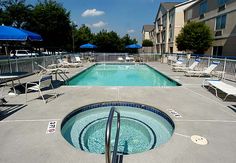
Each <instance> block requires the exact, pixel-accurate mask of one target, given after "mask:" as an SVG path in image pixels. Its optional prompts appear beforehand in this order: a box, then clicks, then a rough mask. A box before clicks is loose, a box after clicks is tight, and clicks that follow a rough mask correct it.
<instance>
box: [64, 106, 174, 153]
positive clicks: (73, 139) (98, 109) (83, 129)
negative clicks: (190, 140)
mask: <svg viewBox="0 0 236 163" xmlns="http://www.w3.org/2000/svg"><path fill="white" fill-rule="evenodd" d="M126 104H127V105H126ZM112 105H115V107H116V108H117V109H118V110H119V112H120V115H121V128H120V134H119V143H118V152H119V153H122V154H132V153H140V152H143V151H148V150H150V149H153V148H157V147H159V146H160V145H161V144H164V143H166V142H167V141H168V140H169V139H170V138H171V136H172V134H173V130H174V126H173V123H172V121H171V120H170V119H169V118H168V117H167V116H166V115H165V113H162V112H161V111H159V110H155V111H154V110H152V111H150V110H147V107H146V106H144V105H135V106H132V105H130V103H125V104H124V103H120V102H118V103H113V104H112ZM112 105H108V106H107V105H106V106H103V105H100V106H99V105H95V106H94V107H88V108H89V109H85V108H84V109H82V111H81V109H79V110H78V111H76V112H73V114H72V116H67V118H66V120H65V121H64V122H63V124H62V131H61V132H62V135H63V137H64V138H65V139H66V140H67V141H68V142H69V143H70V144H71V145H72V146H74V147H75V148H77V149H80V150H83V151H86V152H91V153H99V154H103V153H104V152H105V127H106V123H107V118H108V115H109V111H110V109H111V107H112ZM122 105H123V106H122ZM144 108H145V109H144ZM115 115H116V114H115ZM164 115H165V116H164ZM116 120H117V119H116V116H115V117H114V119H113V124H112V130H111V133H112V134H111V144H112V149H113V146H114V140H115V135H116Z"/></svg>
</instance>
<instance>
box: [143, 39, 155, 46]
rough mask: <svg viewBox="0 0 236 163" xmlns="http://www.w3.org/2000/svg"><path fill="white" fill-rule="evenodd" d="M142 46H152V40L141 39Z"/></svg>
mask: <svg viewBox="0 0 236 163" xmlns="http://www.w3.org/2000/svg"><path fill="white" fill-rule="evenodd" d="M142 46H144V47H150V46H153V42H152V41H151V40H143V43H142Z"/></svg>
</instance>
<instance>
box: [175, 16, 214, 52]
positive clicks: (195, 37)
mask: <svg viewBox="0 0 236 163" xmlns="http://www.w3.org/2000/svg"><path fill="white" fill-rule="evenodd" d="M212 42H213V35H212V32H211V29H210V27H208V26H207V25H205V24H204V23H202V22H194V21H193V22H190V23H188V24H186V25H185V26H184V28H182V29H181V31H180V34H179V35H178V36H177V38H176V44H177V48H178V50H180V51H183V50H184V51H186V50H188V51H192V52H194V53H195V54H203V53H204V52H205V51H206V50H207V49H208V48H209V47H210V46H211V45H212Z"/></svg>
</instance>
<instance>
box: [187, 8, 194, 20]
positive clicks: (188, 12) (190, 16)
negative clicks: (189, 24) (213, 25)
mask: <svg viewBox="0 0 236 163" xmlns="http://www.w3.org/2000/svg"><path fill="white" fill-rule="evenodd" d="M192 17H193V10H192V9H190V10H188V11H187V20H189V19H192Z"/></svg>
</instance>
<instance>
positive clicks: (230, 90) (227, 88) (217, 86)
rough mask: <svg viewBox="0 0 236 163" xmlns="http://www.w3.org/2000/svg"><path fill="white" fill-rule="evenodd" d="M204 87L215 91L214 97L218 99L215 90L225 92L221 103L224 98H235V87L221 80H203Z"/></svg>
mask: <svg viewBox="0 0 236 163" xmlns="http://www.w3.org/2000/svg"><path fill="white" fill-rule="evenodd" d="M206 85H208V86H209V88H212V89H214V90H215V93H216V97H219V96H218V91H217V90H221V91H223V92H225V93H226V95H225V97H224V98H223V101H225V100H226V98H227V97H228V96H230V95H233V96H236V87H234V86H232V85H229V84H226V83H225V82H223V81H221V80H213V79H205V80H204V82H203V86H204V87H205V86H206Z"/></svg>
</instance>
